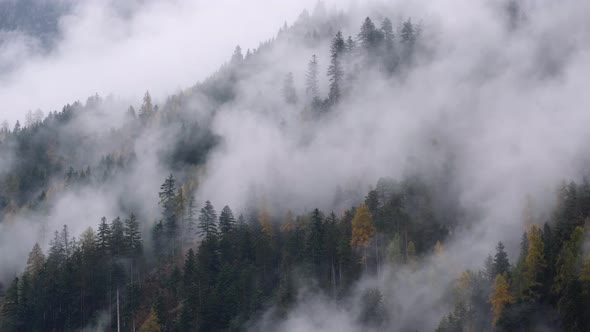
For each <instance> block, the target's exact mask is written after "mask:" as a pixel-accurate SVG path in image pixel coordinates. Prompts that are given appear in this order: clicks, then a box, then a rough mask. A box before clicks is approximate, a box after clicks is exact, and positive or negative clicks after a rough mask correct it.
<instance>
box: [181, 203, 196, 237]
mask: <svg viewBox="0 0 590 332" xmlns="http://www.w3.org/2000/svg"><path fill="white" fill-rule="evenodd" d="M196 209H197V206H196V203H195V196H194V195H191V196H190V198H189V200H188V207H187V211H186V219H185V223H184V232H183V233H184V245H185V246H191V245H192V244H193V240H194V235H195V233H196V228H197V217H196V216H197V213H196Z"/></svg>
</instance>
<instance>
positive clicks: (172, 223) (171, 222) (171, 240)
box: [158, 174, 178, 255]
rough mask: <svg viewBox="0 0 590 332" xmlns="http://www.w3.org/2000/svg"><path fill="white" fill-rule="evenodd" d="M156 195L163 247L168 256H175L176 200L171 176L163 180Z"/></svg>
mask: <svg viewBox="0 0 590 332" xmlns="http://www.w3.org/2000/svg"><path fill="white" fill-rule="evenodd" d="M158 195H159V197H160V205H161V206H162V221H163V226H164V234H165V247H166V250H167V251H168V252H169V253H170V254H172V255H175V254H176V253H177V251H178V243H177V239H178V222H177V218H178V215H177V212H178V199H177V196H176V180H175V179H174V176H173V175H172V174H170V176H169V177H168V178H166V180H164V183H163V184H162V185H161V186H160V192H159V194H158Z"/></svg>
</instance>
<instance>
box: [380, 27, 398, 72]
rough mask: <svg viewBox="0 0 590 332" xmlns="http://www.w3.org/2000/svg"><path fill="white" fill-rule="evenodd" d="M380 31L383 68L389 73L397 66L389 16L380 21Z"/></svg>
mask: <svg viewBox="0 0 590 332" xmlns="http://www.w3.org/2000/svg"><path fill="white" fill-rule="evenodd" d="M381 33H382V34H383V64H384V67H385V70H386V71H387V72H389V73H390V74H391V73H393V72H394V71H395V67H396V66H397V54H396V52H395V40H394V37H395V36H394V34H393V24H392V23H391V20H390V19H389V18H385V19H384V20H383V22H382V23H381Z"/></svg>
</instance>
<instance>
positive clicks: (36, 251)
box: [26, 243, 45, 279]
mask: <svg viewBox="0 0 590 332" xmlns="http://www.w3.org/2000/svg"><path fill="white" fill-rule="evenodd" d="M43 264H45V255H44V254H43V251H42V250H41V247H40V246H39V243H35V245H34V246H33V249H32V250H31V253H30V254H29V258H28V259H27V268H26V272H27V274H28V275H29V277H30V278H31V279H35V278H36V277H37V275H38V274H39V272H41V269H42V268H43Z"/></svg>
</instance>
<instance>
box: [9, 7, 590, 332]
mask: <svg viewBox="0 0 590 332" xmlns="http://www.w3.org/2000/svg"><path fill="white" fill-rule="evenodd" d="M1 6H3V2H0V12H2V10H1V8H2V7H1ZM23 6H25V2H23ZM564 6H565V5H564ZM25 7H26V6H25ZM13 8H20V7H13ZM23 8H24V7H23ZM26 8H29V7H26ZM568 8H569V7H568ZM485 9H486V11H485V13H486V14H485V15H483V16H482V17H485V18H486V19H490V18H492V19H490V22H491V23H489V24H490V26H491V27H488V28H489V30H486V31H485V32H486V34H485V36H484V34H482V35H478V36H475V37H474V36H472V34H471V33H470V32H469V31H465V29H458V28H456V27H455V26H454V25H453V24H451V25H450V27H449V26H446V25H444V24H442V23H440V22H438V21H437V19H436V18H435V17H432V15H430V13H428V12H425V13H424V16H423V18H422V17H415V16H414V17H409V16H408V15H406V13H404V12H398V11H397V8H393V9H392V8H389V7H383V8H382V7H376V8H373V9H372V10H369V11H368V14H370V16H368V17H367V16H364V15H363V17H362V19H360V20H359V18H358V13H346V12H341V11H334V10H328V9H326V7H325V6H323V5H322V4H321V3H319V4H318V6H317V7H316V8H315V10H314V11H312V13H311V14H310V13H309V12H307V11H304V12H303V13H302V14H301V15H300V16H299V18H298V19H297V20H296V21H295V22H294V23H292V24H287V23H285V25H284V26H283V27H282V28H281V29H280V30H279V32H278V34H277V35H276V37H274V38H272V39H271V40H268V41H266V42H263V43H261V44H260V45H259V47H258V48H256V49H252V50H250V49H246V50H244V49H242V48H241V47H240V46H238V47H236V49H235V51H234V53H233V54H232V55H231V57H230V58H229V59H228V61H227V62H226V63H225V64H224V65H223V66H222V67H221V68H219V69H218V70H217V71H216V72H215V73H214V74H213V75H211V76H210V77H209V78H207V79H205V80H203V81H202V82H199V83H197V84H195V85H194V86H192V87H189V88H186V89H183V90H181V91H180V92H178V93H176V94H173V95H170V96H169V97H168V98H166V99H164V100H154V99H153V98H152V95H151V94H150V92H146V93H145V95H144V97H143V99H142V100H141V101H139V102H138V103H137V104H136V105H128V104H126V103H125V102H124V101H123V100H122V99H119V98H117V97H113V96H108V97H101V96H98V95H95V96H91V97H89V98H88V99H87V100H86V101H85V102H79V101H76V102H73V103H71V104H67V105H66V106H64V107H63V109H61V110H60V111H50V112H48V114H47V115H45V114H44V112H43V111H41V110H38V111H28V113H26V114H25V116H23V120H24V121H23V120H20V121H17V122H16V123H8V122H7V121H4V122H3V123H2V124H1V127H0V331H10V332H12V331H117V330H121V331H142V332H154V331H334V330H341V331H383V330H392V331H432V330H435V331H440V332H447V331H453V332H455V331H537V330H543V331H545V330H548V331H588V330H589V329H590V183H589V182H588V181H586V176H587V175H588V164H587V162H588V151H587V147H586V144H585V142H587V141H586V139H587V138H588V137H587V136H586V135H588V134H586V132H587V130H586V128H585V127H584V125H580V123H585V122H584V120H587V115H585V113H587V110H584V109H583V104H584V103H582V106H580V104H575V105H574V104H570V101H569V99H568V98H564V97H563V96H569V94H570V93H572V91H573V90H576V88H578V87H579V85H578V84H580V82H584V78H580V77H579V76H578V75H582V76H583V73H584V70H583V69H585V68H586V67H584V66H583V61H580V60H579V59H578V58H577V56H578V53H576V52H575V51H574V50H573V49H574V48H572V49H568V50H569V52H571V53H567V52H566V51H563V52H564V53H563V58H568V59H574V60H571V62H568V61H566V60H563V61H561V59H556V57H557V58H559V56H558V55H559V54H562V53H559V52H557V51H548V50H547V48H546V47H548V46H547V42H546V39H545V38H541V37H539V35H541V34H542V32H546V31H548V30H551V29H554V25H553V24H547V23H546V22H548V21H547V20H546V16H543V15H540V14H539V13H541V14H545V15H546V14H547V11H539V10H540V9H538V8H537V7H534V6H532V7H526V6H523V7H522V8H521V7H520V6H519V5H518V4H517V2H514V1H499V2H498V4H497V5H490V6H489V7H485ZM527 9H529V10H530V11H528V12H527ZM19 10H25V9H22V8H21V9H19ZM27 10H28V9H27ZM45 12H46V14H47V15H52V14H51V13H52V12H51V11H45ZM566 13H569V12H568V11H566ZM2 14H3V15H5V16H6V15H13V14H11V13H10V12H8V11H4V12H3V13H2ZM363 14H364V12H363ZM535 14H537V16H535ZM474 15H475V16H477V15H479V14H478V13H474ZM25 16H27V17H30V18H31V19H33V20H34V21H35V22H36V23H35V24H32V23H31V24H29V25H25V26H24V27H23V29H29V28H31V29H33V30H31V31H33V32H32V33H35V34H37V33H36V32H34V31H36V30H35V29H39V31H42V32H43V33H52V31H55V30H54V28H53V27H54V25H55V22H54V20H53V19H52V18H50V19H48V21H38V20H36V19H34V16H31V15H25ZM11 17H16V16H14V15H13V16H11ZM539 17H541V18H539ZM563 17H565V16H563ZM578 19H579V18H574V19H572V20H573V21H576V20H578ZM0 22H3V24H5V25H7V26H8V27H9V28H14V27H13V26H14V25H15V24H16V23H11V21H9V20H2V19H1V17H0ZM540 22H541V23H540ZM549 22H556V23H559V22H563V21H561V20H560V19H555V21H549ZM46 23H47V24H49V25H51V27H47V26H45V25H43V26H41V25H38V24H46ZM19 24H20V23H19ZM470 24H472V23H471V21H470V23H469V24H468V25H469V26H470ZM576 27H577V28H578V29H580V31H582V30H583V28H584V27H585V25H584V24H581V23H580V24H579V25H576ZM474 29H475V28H474ZM546 29H547V30H546ZM459 30H461V33H459V32H458V31H459ZM474 31H475V32H478V30H477V29H475V30H474ZM539 31H540V32H539ZM580 31H578V30H575V32H578V33H579V34H580V35H582V36H583V33H584V32H580ZM479 32H482V31H479ZM572 34H574V32H572ZM455 36H471V37H470V38H472V39H468V40H467V39H466V40H462V39H458V38H454V37H455ZM498 36H500V37H502V38H500V37H498ZM43 38H44V37H43ZM577 38H579V36H578V37H577ZM480 39H482V40H484V39H485V40H486V41H487V40H492V41H490V42H489V44H486V43H485V42H483V41H481V40H480ZM498 40H500V41H498ZM576 40H578V39H576ZM524 41H526V42H527V43H530V44H531V45H533V46H531V47H530V50H529V51H523V50H522V48H521V46H522V45H523V43H524ZM556 43H559V42H558V41H556ZM579 43H580V45H582V46H580V47H579V49H585V45H586V44H584V43H585V42H579ZM472 44H473V45H475V46H471V45H472ZM527 45H528V44H527ZM179 47H180V46H179ZM478 47H479V48H478ZM471 48H473V49H477V50H478V51H473V50H472V49H471ZM479 50H484V51H486V52H487V53H486V52H483V51H482V52H480V51H479ZM529 52H530V53H529ZM482 53H485V54H482ZM566 53H567V54H566ZM556 54H557V55H556ZM582 54H584V53H583V52H582ZM523 59H525V60H526V61H532V64H530V63H526V64H524V62H525V60H523ZM581 63H582V64H581ZM187 65H188V64H187ZM580 68H582V69H580ZM576 69H580V70H576ZM146 88H147V87H146ZM539 95H542V96H543V97H542V98H540V100H539V101H538V102H536V103H532V106H531V103H530V100H533V98H534V97H538V96H539ZM566 106H570V108H567V107H566ZM579 108H582V111H579ZM556 110H559V112H557V111H556ZM560 112H561V113H560ZM525 127H526V128H525ZM564 128H565V129H567V133H565V132H564V131H565V129H564ZM527 130H528V131H527ZM566 134H567V135H569V137H571V139H566V138H563V137H564V136H565V135H566ZM540 138H544V139H546V140H547V141H551V142H547V143H546V144H547V147H546V148H544V147H542V145H543V144H542V143H540V142H541V139H540ZM580 142H584V144H582V143H580ZM562 161H563V163H562ZM572 165H573V166H572ZM513 170H516V171H513ZM486 254H487V258H486Z"/></svg>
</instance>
